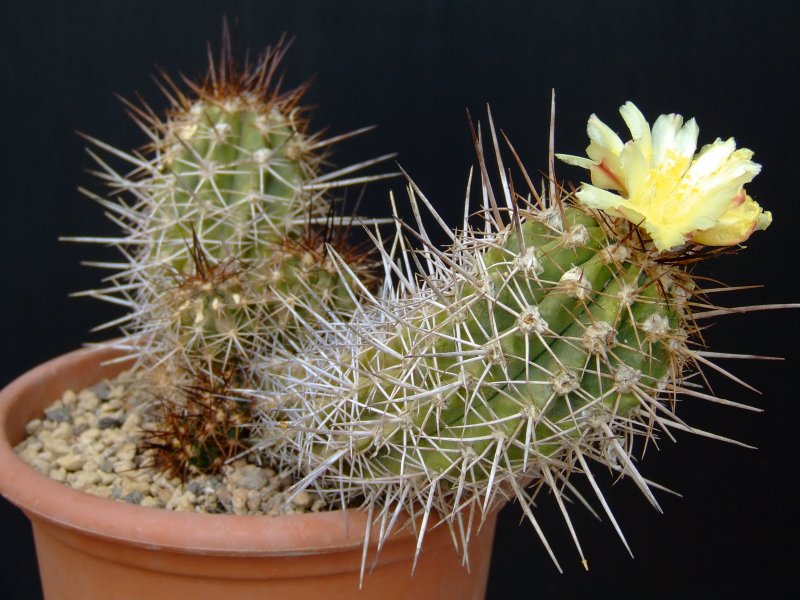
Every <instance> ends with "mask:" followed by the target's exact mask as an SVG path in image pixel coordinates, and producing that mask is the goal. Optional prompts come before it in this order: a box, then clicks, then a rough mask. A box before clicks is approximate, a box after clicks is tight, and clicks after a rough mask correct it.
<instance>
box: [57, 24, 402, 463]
mask: <svg viewBox="0 0 800 600" xmlns="http://www.w3.org/2000/svg"><path fill="white" fill-rule="evenodd" d="M223 37H224V39H223V45H222V50H221V54H220V57H219V59H218V60H217V61H216V63H215V60H214V59H213V57H212V58H210V66H209V70H208V74H207V75H206V77H205V80H204V81H203V83H202V84H196V83H193V82H191V81H189V80H187V81H186V88H187V89H186V90H185V91H184V90H183V89H181V88H180V87H179V86H178V85H177V84H176V83H174V82H173V80H172V79H171V78H170V77H169V76H167V75H164V76H163V77H162V83H161V87H162V90H163V92H164V94H165V95H166V96H167V98H168V99H169V101H170V109H169V112H168V114H167V116H166V118H165V119H161V118H160V117H159V116H158V115H157V114H156V113H155V111H153V110H152V109H150V108H149V107H148V106H147V105H144V106H137V105H134V104H131V103H127V106H128V108H129V110H130V113H131V115H132V116H133V118H134V119H135V120H136V122H137V124H138V125H139V126H140V128H141V129H143V130H144V131H145V132H146V133H147V135H148V137H149V140H150V143H149V145H148V146H147V147H146V148H145V149H144V150H143V152H136V153H126V152H122V151H120V150H117V149H115V148H113V147H111V146H109V145H108V144H105V143H103V142H101V141H99V140H96V139H93V138H89V139H90V141H91V142H92V143H93V144H94V145H95V146H97V147H99V148H101V149H102V150H104V151H106V152H107V153H108V154H111V155H113V156H114V157H117V158H121V159H122V160H123V161H125V162H126V163H129V164H130V165H132V167H133V171H132V172H130V173H126V174H121V173H120V172H118V170H117V169H115V168H114V167H112V166H110V165H109V163H108V162H107V161H106V160H105V159H103V158H100V157H99V156H96V155H95V154H94V153H92V154H93V156H94V157H95V159H96V161H97V163H98V165H99V166H100V167H101V169H100V173H99V174H100V176H101V178H103V179H104V180H105V181H106V182H107V183H108V184H109V185H110V186H111V187H112V189H113V191H114V193H113V195H112V196H110V197H109V198H103V197H100V196H98V195H96V194H93V193H91V192H86V193H87V194H88V195H89V196H90V197H92V198H94V199H95V200H97V202H99V203H100V204H101V205H102V206H103V207H104V208H106V209H107V211H108V214H109V215H110V217H111V218H112V219H113V220H114V221H115V222H116V223H118V224H119V225H120V226H121V228H122V230H123V233H122V235H120V236H119V237H115V238H99V239H98V238H77V239H79V240H83V241H92V242H99V243H102V244H109V243H110V244H113V245H115V246H117V247H118V248H119V249H120V251H121V252H122V254H123V257H124V260H123V261H122V262H121V263H113V264H111V265H109V264H107V263H102V264H100V266H105V267H108V266H110V267H111V268H113V269H115V270H117V271H118V272H117V273H116V274H115V275H113V276H112V277H111V278H110V284H109V285H108V286H107V287H105V288H103V289H96V290H90V291H88V292H84V293H83V294H84V295H89V296H93V297H97V298H102V299H105V300H111V301H112V302H116V303H119V304H122V305H124V306H126V307H128V308H129V309H130V312H129V313H128V314H127V315H126V316H125V317H123V318H122V319H119V320H117V321H114V322H113V323H110V324H108V325H115V324H120V323H121V324H123V325H124V327H123V329H124V334H125V335H124V337H123V338H122V339H121V340H116V341H115V342H113V344H114V345H115V346H117V347H121V348H124V349H125V350H126V351H127V355H135V356H136V357H137V364H136V367H135V368H136V369H137V370H139V371H141V372H143V373H145V374H146V375H145V376H146V378H147V380H148V383H149V385H150V387H151V390H152V393H153V395H154V396H155V397H156V399H157V404H158V405H159V406H158V407H157V412H159V413H160V419H159V420H160V424H159V426H158V427H157V428H156V429H155V430H154V431H152V432H150V434H149V435H148V436H147V442H146V446H147V447H149V448H150V449H151V450H152V451H153V452H152V455H153V457H154V459H155V461H156V462H157V463H159V464H161V465H162V466H164V467H166V468H168V469H169V470H172V471H173V472H175V473H177V474H179V475H181V476H182V477H186V476H187V475H188V474H189V473H190V472H192V471H193V470H217V469H219V468H220V467H221V466H222V464H223V462H224V460H226V459H228V458H231V457H232V456H233V455H235V454H236V453H238V452H240V451H242V450H243V438H244V437H246V435H247V425H248V422H249V416H248V415H249V414H250V411H251V402H250V400H249V399H248V397H247V394H246V393H245V392H244V391H243V390H245V389H249V388H256V389H257V388H258V387H260V384H259V381H260V377H261V376H262V374H263V372H262V371H260V370H256V369H255V368H254V365H256V364H257V363H258V361H257V360H256V357H262V356H268V357H270V358H271V360H275V361H279V360H280V359H281V358H283V356H284V355H286V354H291V353H292V349H293V348H296V347H298V344H299V343H300V342H299V340H298V335H299V334H300V333H301V332H302V328H301V327H299V326H298V323H300V322H302V321H303V320H304V319H307V318H308V316H309V315H310V314H336V315H339V317H337V318H347V316H348V314H349V311H350V310H351V309H352V300H351V298H350V296H349V295H347V294H346V293H345V288H344V287H343V286H342V285H341V284H340V282H339V281H338V279H337V274H336V272H335V269H333V268H332V263H331V255H330V251H331V249H335V250H336V251H338V253H339V254H344V255H349V256H350V258H351V260H350V264H351V268H352V269H353V270H354V271H355V272H356V274H357V277H359V278H360V279H361V280H362V281H364V282H365V283H366V284H367V285H368V286H370V287H371V286H372V284H373V283H374V281H373V279H374V278H373V275H372V271H373V259H372V258H371V256H370V253H369V252H362V251H361V250H360V249H359V248H357V247H356V246H354V244H353V243H352V242H350V241H349V239H348V236H347V232H348V230H349V227H350V225H352V224H353V223H354V222H358V223H366V222H367V221H364V220H362V221H355V217H350V216H346V215H342V214H341V205H340V203H339V205H337V202H336V201H335V200H334V199H333V198H332V197H331V195H330V190H332V189H334V188H341V187H344V186H347V185H353V184H361V183H366V182H368V181H371V180H375V179H379V178H380V177H381V176H364V177H354V178H350V179H347V178H345V176H349V175H350V174H352V173H354V172H356V171H359V170H361V169H364V168H367V167H369V166H371V165H373V164H375V163H377V162H380V161H382V160H385V159H387V158H389V157H390V156H391V155H387V156H382V157H379V158H377V159H374V160H369V161H365V162H362V163H359V164H355V165H351V166H348V167H346V168H342V169H339V170H336V171H332V172H326V173H323V172H322V171H321V167H322V165H323V162H324V161H325V159H326V151H327V150H328V148H329V147H330V145H331V144H332V143H334V142H336V141H339V140H342V139H346V138H348V137H351V136H352V135H356V134H358V133H360V132H361V131H356V132H353V133H352V134H346V135H343V136H339V137H335V138H328V139H323V138H322V137H321V136H320V135H318V134H315V135H312V134H309V133H308V124H307V116H306V111H305V110H304V109H302V108H301V107H300V106H299V102H300V99H301V97H302V94H303V92H304V86H301V87H300V88H297V89H294V90H292V91H288V92H282V91H281V90H280V86H279V82H278V81H276V79H277V78H278V75H277V69H278V66H279V63H280V61H281V58H282V56H283V55H284V53H285V50H286V44H284V43H279V44H278V45H277V46H276V47H275V48H274V49H267V51H266V52H265V53H264V54H263V55H262V56H261V57H260V58H259V60H258V61H257V62H256V63H254V64H245V65H244V66H239V63H237V62H236V61H235V60H234V59H233V58H232V54H231V48H230V42H229V40H228V38H227V34H225V35H224V36H223ZM362 131H363V130H362ZM73 239H76V238H73Z"/></svg>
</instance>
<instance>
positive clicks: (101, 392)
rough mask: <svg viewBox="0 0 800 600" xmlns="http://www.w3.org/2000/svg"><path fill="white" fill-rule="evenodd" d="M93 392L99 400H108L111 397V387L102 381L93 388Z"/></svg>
mask: <svg viewBox="0 0 800 600" xmlns="http://www.w3.org/2000/svg"><path fill="white" fill-rule="evenodd" d="M92 391H93V392H94V395H95V396H97V398H98V399H99V400H108V399H109V398H110V397H111V386H109V385H108V382H107V381H101V382H100V383H98V384H97V385H96V386H94V387H93V388H92Z"/></svg>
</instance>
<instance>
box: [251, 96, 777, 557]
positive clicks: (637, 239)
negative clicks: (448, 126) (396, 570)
mask: <svg viewBox="0 0 800 600" xmlns="http://www.w3.org/2000/svg"><path fill="white" fill-rule="evenodd" d="M621 112H622V114H623V116H624V117H625V119H626V122H627V123H628V124H629V126H630V129H631V131H632V134H633V137H634V139H633V140H632V141H630V142H628V143H627V144H623V143H622V142H621V141H620V140H619V138H618V137H617V136H616V134H614V133H613V132H611V130H610V129H609V128H608V127H607V126H605V125H603V124H602V123H601V122H600V121H599V120H598V119H597V118H596V117H594V116H593V117H592V119H590V121H589V127H588V132H589V135H590V138H591V139H592V145H590V147H589V150H588V154H589V158H588V159H587V158H579V157H571V156H566V155H560V156H559V157H560V158H562V159H563V160H565V161H567V162H570V163H572V164H577V165H579V166H582V167H586V168H589V169H590V170H591V172H592V180H593V182H594V184H595V185H594V186H592V185H588V184H584V185H583V186H582V187H581V189H580V190H579V191H578V192H577V193H574V194H571V193H567V192H566V191H565V190H564V189H563V188H562V187H560V186H558V185H556V183H555V179H554V177H553V175H552V172H551V175H550V183H549V185H548V186H545V187H546V191H545V190H542V191H541V192H539V191H537V190H536V188H535V187H534V186H533V185H532V183H531V180H530V177H529V175H528V173H527V172H526V171H525V169H524V167H523V165H522V163H521V162H519V166H520V169H521V172H522V176H523V178H524V180H525V181H526V182H527V184H528V186H529V189H528V190H527V192H526V197H522V196H520V195H519V194H518V193H517V192H516V190H515V186H514V182H513V180H512V179H511V178H510V177H509V176H508V175H507V171H506V168H505V166H504V164H503V157H502V154H501V153H500V151H499V144H498V142H497V135H496V132H495V129H494V124H493V123H492V121H491V115H490V120H489V125H490V131H491V137H492V142H493V147H494V150H495V154H496V159H497V163H498V169H499V174H500V175H499V179H500V183H501V186H500V189H499V190H496V189H494V188H493V186H492V184H491V181H490V177H489V171H488V168H487V164H486V163H487V161H486V160H485V159H484V151H483V147H482V141H481V137H480V135H478V134H475V136H474V137H475V140H476V148H477V152H478V158H479V164H480V174H481V181H482V185H481V197H482V198H483V206H482V208H481V210H480V211H479V213H478V215H477V216H476V219H477V223H475V222H470V221H469V219H468V218H467V215H468V213H469V209H468V206H469V204H468V203H467V207H466V208H465V211H464V215H465V219H464V223H463V224H462V226H461V228H460V229H458V230H455V231H451V230H450V229H449V228H447V227H446V226H445V225H444V222H443V220H442V219H441V217H440V216H439V215H437V214H436V212H435V210H434V209H433V207H432V204H431V202H430V201H428V200H427V199H426V198H425V196H424V195H423V194H422V192H421V191H420V190H419V189H418V188H417V187H416V186H415V185H414V184H413V183H410V185H409V187H408V194H409V198H410V202H411V204H412V209H413V212H414V214H415V215H416V216H417V218H418V224H417V227H416V228H411V227H409V226H401V227H400V229H399V231H398V237H397V239H396V240H395V243H394V244H393V246H392V247H393V248H394V249H396V250H399V256H396V255H395V254H394V253H393V252H392V251H391V250H386V251H383V254H382V256H383V260H384V264H385V266H386V268H387V271H388V272H389V273H390V275H391V276H392V277H393V279H394V281H395V285H394V286H391V285H387V286H385V287H384V288H383V295H372V294H370V293H369V292H368V290H365V289H363V286H360V285H359V284H358V283H357V278H356V277H354V276H352V277H351V279H350V281H351V282H352V283H350V286H351V289H352V296H353V297H357V296H358V297H361V298H363V299H364V300H363V302H362V304H361V306H360V307H359V308H358V309H357V310H356V312H355V314H354V319H353V321H352V322H351V323H330V322H325V321H324V320H320V322H319V323H316V324H315V325H314V326H315V327H316V328H317V330H319V331H321V332H322V333H321V334H320V335H318V336H316V338H314V337H312V336H309V337H308V338H306V339H308V340H311V341H312V343H313V347H311V348H309V349H308V350H307V351H304V352H302V353H300V355H299V356H300V357H302V360H300V361H299V362H300V363H301V364H302V365H303V367H304V369H305V374H304V375H300V376H298V375H297V374H296V373H292V374H291V376H290V377H285V378H277V379H276V380H274V381H272V382H271V383H272V384H273V390H272V393H271V394H270V393H269V391H265V392H263V393H265V395H266V397H268V398H272V400H273V401H272V402H270V403H267V404H265V405H262V406H268V407H270V408H268V409H266V410H261V411H260V414H259V415H258V417H259V418H260V419H261V421H262V424H263V426H262V431H265V432H266V435H265V436H264V437H263V439H262V440H261V442H260V445H261V447H262V449H263V450H264V451H265V452H266V453H267V454H269V455H271V456H280V457H282V458H283V461H284V464H285V465H286V466H287V467H292V468H294V470H295V472H296V473H297V475H298V477H299V479H300V481H299V483H298V484H297V485H296V486H295V489H296V490H298V491H299V490H301V489H304V488H305V487H308V486H311V487H313V488H314V489H315V490H316V491H317V492H318V493H321V494H323V495H326V496H327V497H328V498H329V500H330V501H331V502H332V503H333V502H336V501H338V502H340V503H341V504H342V505H343V506H349V505H351V504H354V503H356V504H358V503H360V504H362V505H363V506H365V507H366V508H367V509H368V510H369V511H370V512H371V514H373V515H374V516H375V519H376V522H377V523H379V526H380V531H381V534H382V536H384V537H385V536H386V535H388V534H389V533H390V532H391V531H392V530H393V527H394V525H395V523H396V520H397V518H398V515H399V514H401V512H402V511H407V512H408V513H410V514H412V515H417V516H419V517H420V519H421V526H420V529H419V544H420V545H421V543H422V540H423V537H424V532H425V529H426V527H427V526H429V524H430V520H431V519H432V518H442V519H443V520H445V521H446V522H447V523H448V524H449V525H450V527H451V528H452V530H453V535H454V539H455V540H457V542H458V544H459V545H460V546H461V547H462V548H463V549H464V550H465V551H466V548H467V545H468V541H469V538H470V536H471V535H472V534H473V533H474V532H475V531H476V528H477V526H478V525H479V524H480V523H481V522H482V521H483V519H485V518H486V516H487V514H488V513H489V512H490V511H493V510H496V509H497V507H498V506H500V505H502V504H503V503H504V502H505V501H507V500H508V499H509V498H516V499H517V500H518V501H519V502H520V503H521V505H522V508H523V510H524V511H525V514H526V515H527V516H528V518H529V520H530V521H531V523H532V524H533V526H534V527H535V529H536V532H537V533H538V535H539V537H540V538H541V540H542V541H543V542H544V544H545V546H546V547H547V550H548V552H549V553H550V556H551V557H552V559H553V561H554V562H556V565H558V562H557V560H556V557H555V555H554V554H553V552H552V551H551V550H550V546H549V544H548V542H547V540H546V539H545V537H544V534H543V532H542V529H541V528H540V526H539V523H538V522H537V519H536V516H535V514H534V512H533V510H532V509H531V506H532V504H533V501H534V498H535V497H536V495H537V493H538V492H540V491H541V490H543V489H546V490H549V491H551V492H552V494H553V495H554V497H555V500H556V503H557V504H558V507H559V509H560V511H561V512H562V514H563V517H564V519H565V521H566V524H567V525H568V527H569V530H570V533H571V535H572V537H573V540H574V543H575V545H576V547H577V550H578V552H579V553H580V557H581V559H582V562H583V564H584V565H586V564H587V563H586V559H585V557H584V555H583V552H582V550H581V546H580V543H579V540H578V537H577V534H576V532H575V530H574V528H573V527H572V524H571V521H570V516H569V513H568V511H567V503H566V500H567V498H570V499H578V500H580V501H581V502H582V503H584V504H588V502H587V500H586V499H585V498H583V496H581V494H580V492H579V491H578V489H577V488H576V487H575V486H574V485H573V484H572V483H571V482H570V476H571V475H572V474H574V473H583V474H584V475H585V476H586V478H587V479H588V481H589V484H590V487H591V488H592V490H593V492H594V493H595V494H596V496H597V498H598V500H599V502H600V504H601V505H602V507H603V509H604V510H605V512H606V513H607V515H608V516H609V518H610V520H611V522H612V523H613V524H614V527H615V528H616V530H617V532H618V534H619V536H620V537H621V538H622V541H623V543H625V545H626V547H627V543H626V542H625V538H624V536H623V534H622V531H621V529H620V527H619V526H618V525H617V522H616V520H615V518H614V516H613V514H612V512H611V510H610V507H609V505H608V503H607V502H606V500H605V498H604V497H603V494H602V492H601V491H600V488H599V486H598V484H597V482H596V480H595V477H594V475H593V472H592V467H591V465H592V464H595V465H598V464H599V465H600V466H602V467H603V468H606V469H609V470H610V471H612V472H614V473H617V474H619V475H620V476H629V477H630V478H631V479H633V481H634V483H635V484H636V485H637V486H638V487H639V489H640V490H641V491H642V493H643V494H644V495H645V496H646V497H647V499H648V500H649V501H650V503H652V504H653V506H655V507H656V508H657V509H658V507H659V505H658V502H657V500H656V497H655V495H654V494H653V493H652V491H651V487H652V484H651V483H650V482H649V481H648V480H647V479H645V478H644V477H643V476H642V475H641V474H640V472H639V470H638V468H637V466H636V465H635V462H634V458H633V456H634V453H635V452H636V449H637V447H639V446H640V445H642V446H645V445H647V443H648V441H649V440H653V439H654V438H655V436H656V433H657V432H661V433H662V434H663V435H667V436H671V435H672V434H671V432H672V431H674V430H678V431H689V432H692V433H695V434H698V435H706V436H710V437H712V438H718V436H715V435H713V434H710V433H706V432H704V431H701V430H698V429H695V428H692V427H690V426H688V425H686V424H685V423H684V422H683V421H682V420H681V419H680V417H678V416H677V415H676V414H675V404H676V401H677V400H678V399H679V398H681V397H690V398H701V399H707V400H711V401H715V402H723V403H726V402H727V401H724V400H721V399H719V398H716V397H715V396H714V395H713V394H712V393H711V392H706V391H703V390H702V389H700V388H699V386H696V383H695V382H696V381H701V379H700V378H699V377H698V375H699V374H700V372H701V371H700V369H701V367H704V366H709V367H711V368H714V369H717V370H721V367H719V366H717V365H715V364H714V363H712V362H711V358H710V357H713V356H714V355H713V353H710V354H709V353H707V352H705V351H704V350H703V347H702V341H701V339H700V337H699V334H698V331H699V326H698V323H699V322H701V320H702V319H704V318H707V317H710V316H713V315H714V314H715V311H713V310H708V307H709V306H710V305H711V304H710V300H709V295H710V293H711V292H712V291H713V290H704V289H703V288H702V285H701V282H700V280H699V279H697V278H695V277H693V275H692V272H691V269H692V266H693V265H694V263H696V262H698V261H702V260H703V259H705V258H707V257H709V256H713V255H716V254H719V253H720V252H728V251H730V250H731V246H733V245H735V244H738V243H740V242H742V241H744V240H745V239H747V237H749V235H750V234H751V233H752V232H753V231H754V230H755V229H763V228H765V227H766V226H768V225H769V222H770V220H771V214H770V213H768V212H764V211H763V210H762V209H761V208H760V207H759V206H758V205H757V204H756V203H755V202H754V201H753V200H752V199H751V198H750V197H749V196H747V195H746V193H745V192H744V189H743V185H744V184H746V183H748V182H749V181H750V180H751V179H752V178H753V177H754V176H755V174H756V173H758V170H759V166H758V165H757V164H755V163H753V162H752V161H751V160H750V159H751V157H752V152H750V151H749V150H746V149H741V150H735V143H734V142H733V140H732V139H731V140H728V141H725V142H723V141H721V140H717V141H716V142H714V143H713V144H710V145H709V146H707V147H705V148H703V149H702V150H701V152H700V153H698V154H697V155H695V150H696V139H697V127H696V124H695V122H694V120H691V121H689V122H687V123H686V124H685V125H684V124H683V121H682V118H681V117H680V116H678V115H664V116H662V117H660V118H659V119H658V121H656V123H655V125H654V127H653V128H652V131H651V129H650V126H649V124H648V123H647V122H646V121H645V119H644V117H643V116H642V115H641V113H640V112H639V111H638V109H637V108H636V107H635V106H634V105H633V104H632V103H627V104H626V105H625V106H624V107H623V108H622V110H621ZM512 151H513V148H512ZM620 155H622V156H620ZM514 156H515V157H516V153H514ZM551 157H552V150H551ZM601 186H602V187H601ZM648 186H649V187H648ZM602 188H611V189H613V190H616V191H617V192H619V193H618V194H614V193H612V192H610V191H607V190H606V189H602ZM421 206H424V207H425V208H427V210H428V211H429V212H430V213H431V214H432V217H433V219H434V220H435V221H436V222H438V223H439V224H440V225H442V227H443V228H444V231H445V233H446V234H447V235H448V236H449V240H450V246H449V247H448V248H447V249H444V250H443V249H438V248H437V247H436V246H435V245H434V244H433V243H432V242H431V239H430V237H429V236H428V234H427V232H426V228H425V225H424V221H423V220H422V219H420V214H421V212H422V211H421V210H420V207H421ZM411 245H416V246H417V247H418V248H419V249H418V250H416V251H413V252H406V251H405V248H407V247H409V246H411ZM711 246H719V248H712V247H711ZM412 265H413V267H412ZM340 269H341V270H342V272H343V273H349V274H350V275H354V273H352V272H350V271H349V270H348V268H347V265H346V264H345V263H344V262H340ZM723 372H724V371H723ZM731 377H733V376H731ZM734 379H735V378H734ZM277 398H280V402H277ZM276 405H279V406H281V407H283V408H282V409H279V410H272V409H271V407H273V406H276ZM287 406H289V407H292V410H291V411H286V410H285V407H287ZM281 429H283V430H284V431H285V433H284V434H283V435H276V434H275V433H274V432H276V431H278V430H281ZM432 515H433V516H432ZM418 548H419V546H418ZM559 569H560V567H559Z"/></svg>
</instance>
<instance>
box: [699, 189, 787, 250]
mask: <svg viewBox="0 0 800 600" xmlns="http://www.w3.org/2000/svg"><path fill="white" fill-rule="evenodd" d="M770 223H772V213H770V212H769V211H766V212H765V211H764V210H763V209H762V208H761V207H760V206H759V205H758V203H757V202H756V201H755V200H753V199H752V198H751V197H750V196H747V198H746V199H745V201H744V202H742V203H741V204H739V205H738V206H734V207H732V208H730V209H728V211H727V212H725V214H723V215H722V217H720V218H719V220H718V222H717V224H716V225H714V226H713V227H711V228H709V229H706V230H705V231H698V232H697V233H695V234H694V235H693V236H692V241H693V242H696V243H698V244H703V245H704V246H732V245H734V244H741V243H742V242H744V241H745V240H746V239H747V238H749V237H750V235H751V234H752V233H753V232H754V231H757V230H763V229H766V228H767V227H769V225H770Z"/></svg>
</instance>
